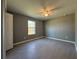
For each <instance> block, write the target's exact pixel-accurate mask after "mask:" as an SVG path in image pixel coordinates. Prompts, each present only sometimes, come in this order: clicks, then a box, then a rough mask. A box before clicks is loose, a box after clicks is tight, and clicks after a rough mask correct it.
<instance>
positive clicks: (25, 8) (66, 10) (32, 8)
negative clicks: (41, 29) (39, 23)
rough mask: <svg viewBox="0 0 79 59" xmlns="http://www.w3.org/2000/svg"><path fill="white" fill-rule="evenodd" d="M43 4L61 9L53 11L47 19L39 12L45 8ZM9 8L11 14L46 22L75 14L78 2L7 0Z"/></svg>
mask: <svg viewBox="0 0 79 59" xmlns="http://www.w3.org/2000/svg"><path fill="white" fill-rule="evenodd" d="M43 1H45V2H43ZM42 3H43V4H45V6H51V7H52V8H59V7H60V8H59V9H56V10H53V12H52V15H51V16H48V17H45V16H42V15H41V14H40V12H39V10H40V9H41V8H43V5H42ZM7 6H8V7H7V9H8V10H9V11H11V12H16V13H20V14H23V15H26V16H27V15H28V16H30V17H34V18H38V19H41V20H46V19H51V18H55V17H59V16H64V15H67V14H71V13H75V11H76V0H7Z"/></svg>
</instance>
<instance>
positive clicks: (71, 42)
mask: <svg viewBox="0 0 79 59" xmlns="http://www.w3.org/2000/svg"><path fill="white" fill-rule="evenodd" d="M46 38H48V39H53V40H59V41H63V42H68V43H72V44H75V42H74V41H68V40H63V39H58V38H52V37H46Z"/></svg>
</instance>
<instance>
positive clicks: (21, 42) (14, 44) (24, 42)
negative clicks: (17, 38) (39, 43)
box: [13, 36, 44, 46]
mask: <svg viewBox="0 0 79 59" xmlns="http://www.w3.org/2000/svg"><path fill="white" fill-rule="evenodd" d="M43 37H44V36H41V37H37V38H34V39H29V40H25V41H21V42H17V43H14V44H13V45H14V46H15V45H19V44H22V43H26V42H29V41H32V40H36V39H40V38H43Z"/></svg>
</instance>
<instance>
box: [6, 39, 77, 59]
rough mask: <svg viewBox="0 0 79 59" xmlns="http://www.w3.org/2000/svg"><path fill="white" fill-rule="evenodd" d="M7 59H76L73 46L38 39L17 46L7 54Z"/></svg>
mask: <svg viewBox="0 0 79 59" xmlns="http://www.w3.org/2000/svg"><path fill="white" fill-rule="evenodd" d="M7 59H77V58H76V49H75V46H74V44H70V43H65V42H60V41H56V40H51V39H46V38H43V39H39V40H34V41H31V42H28V43H24V44H21V45H17V46H16V47H14V48H13V49H11V50H9V51H8V52H7Z"/></svg>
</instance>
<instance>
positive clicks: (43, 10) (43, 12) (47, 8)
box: [40, 0, 60, 17]
mask: <svg viewBox="0 0 79 59" xmlns="http://www.w3.org/2000/svg"><path fill="white" fill-rule="evenodd" d="M45 4H46V1H45V0H42V1H41V5H42V6H43V7H42V8H41V9H40V13H41V15H43V16H46V17H47V16H50V15H52V14H53V11H54V10H57V9H59V8H60V7H52V6H46V5H45Z"/></svg>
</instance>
